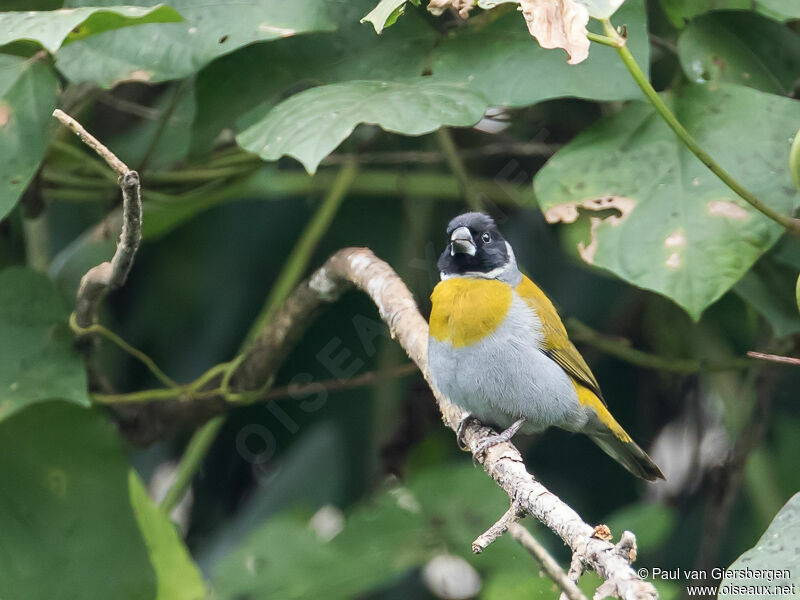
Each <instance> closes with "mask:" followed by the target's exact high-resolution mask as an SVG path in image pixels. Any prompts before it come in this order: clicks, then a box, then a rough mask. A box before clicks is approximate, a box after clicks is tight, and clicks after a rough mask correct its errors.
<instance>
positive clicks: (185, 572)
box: [128, 469, 206, 600]
mask: <svg viewBox="0 0 800 600" xmlns="http://www.w3.org/2000/svg"><path fill="white" fill-rule="evenodd" d="M128 489H129V492H130V500H131V506H132V507H133V512H134V515H135V516H136V522H137V523H138V525H139V529H140V530H141V532H142V537H143V538H144V542H145V546H147V552H148V555H149V557H150V562H151V564H152V565H153V568H154V569H155V572H156V595H155V597H154V600H200V599H201V598H205V597H206V591H205V585H204V584H203V578H202V576H201V575H200V571H199V570H198V569H197V566H196V565H195V564H194V561H193V560H192V558H191V556H190V555H189V551H188V550H187V549H186V546H185V545H184V543H183V540H182V539H181V538H180V535H178V531H177V530H176V529H175V524H174V523H173V522H172V521H170V519H169V517H168V516H167V515H166V514H165V513H164V511H163V510H161V509H160V508H159V507H158V506H156V504H155V503H154V502H153V500H152V499H151V498H150V496H148V495H147V490H145V489H144V486H143V485H142V482H141V480H140V479H139V476H138V475H137V474H136V472H135V471H134V470H133V469H131V470H130V472H129V474H128Z"/></svg>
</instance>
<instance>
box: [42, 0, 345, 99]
mask: <svg viewBox="0 0 800 600" xmlns="http://www.w3.org/2000/svg"><path fill="white" fill-rule="evenodd" d="M114 1H115V0H99V1H98V0H71V1H70V2H67V4H68V5H71V6H77V5H82V4H106V3H107V2H114ZM136 4H145V5H146V4H153V2H147V1H146V0H140V1H138V2H136ZM171 5H172V6H174V7H175V8H176V9H177V10H178V11H179V12H180V14H181V16H183V18H184V22H182V23H171V24H158V25H143V26H141V27H136V28H132V29H123V30H119V31H109V32H106V33H103V34H101V35H97V36H93V37H91V38H89V39H86V40H82V41H80V42H76V43H74V44H70V45H69V46H66V47H64V48H62V49H61V50H60V51H59V52H58V54H57V55H56V58H57V60H58V67H59V69H61V70H62V71H63V72H64V73H65V74H66V76H67V77H68V78H69V79H71V80H72V81H75V82H80V81H92V82H95V83H97V84H99V85H101V86H104V87H111V86H113V85H114V84H115V83H117V82H119V81H125V80H132V79H133V80H144V81H164V80H168V79H179V78H182V77H187V76H189V75H191V74H193V73H195V72H197V71H198V70H199V69H200V68H202V67H203V66H204V65H206V64H208V63H209V62H210V61H211V60H213V59H214V58H216V57H218V56H221V55H223V54H227V53H229V52H232V51H233V50H236V49H237V48H240V47H242V46H245V45H247V44H251V43H253V42H260V41H266V40H273V39H278V38H282V37H288V36H291V35H295V34H297V33H302V32H305V31H316V30H321V29H331V28H333V26H334V24H333V22H332V21H331V19H330V17H329V15H328V12H329V7H328V6H327V5H326V2H325V1H324V0H293V1H292V2H290V3H286V2H284V1H283V0H253V1H252V2H245V3H243V2H241V0H213V1H211V2H196V1H195V0H174V1H173V2H171Z"/></svg>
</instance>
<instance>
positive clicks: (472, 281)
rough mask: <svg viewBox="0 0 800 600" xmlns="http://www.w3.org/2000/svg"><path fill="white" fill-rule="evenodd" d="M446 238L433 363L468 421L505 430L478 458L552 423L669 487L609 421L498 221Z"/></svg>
mask: <svg viewBox="0 0 800 600" xmlns="http://www.w3.org/2000/svg"><path fill="white" fill-rule="evenodd" d="M447 237H448V241H447V246H446V247H445V250H444V252H443V253H442V255H441V257H440V258H439V261H438V263H437V266H438V268H439V271H440V276H441V281H440V282H439V283H438V284H437V285H436V287H435V288H434V290H433V294H432V295H431V301H432V303H433V306H432V309H431V317H430V337H429V339H428V361H429V365H430V372H431V376H432V378H433V382H434V384H435V385H436V387H437V388H439V390H441V391H442V392H443V393H445V394H446V395H447V396H449V398H450V399H451V400H452V401H453V402H454V403H456V404H457V405H459V406H460V407H461V408H463V409H464V410H465V411H467V412H469V413H470V415H471V417H474V418H476V419H478V420H479V421H480V422H481V423H483V424H485V425H493V426H496V427H499V428H501V429H503V432H502V433H500V434H498V435H495V436H492V437H491V438H489V439H488V440H486V442H485V443H484V444H483V445H482V447H481V448H480V449H479V451H481V452H482V451H485V450H486V449H487V448H488V447H490V446H492V445H495V444H498V443H500V442H506V441H508V440H510V439H511V437H512V436H513V435H514V434H515V433H517V431H522V432H523V433H534V432H538V431H542V430H544V429H546V428H547V427H550V426H551V425H555V426H557V427H561V428H562V429H566V430H567V431H572V432H580V433H585V434H586V435H588V436H589V437H590V438H591V439H592V440H593V441H594V442H595V443H596V444H597V445H598V446H600V448H602V449H603V450H604V451H605V452H606V453H607V454H608V455H609V456H611V457H612V458H613V459H614V460H616V461H617V462H619V463H620V464H621V465H622V466H623V467H625V468H626V469H628V471H630V472H631V473H633V474H634V475H636V476H637V477H641V478H642V479H647V480H649V481H653V480H655V479H657V478H659V477H660V478H661V479H663V478H664V476H663V475H662V473H661V470H660V469H659V468H658V467H657V466H656V464H655V463H654V462H653V461H652V460H651V459H650V457H649V456H648V455H647V454H646V453H645V452H644V450H642V449H641V448H640V447H639V446H637V445H636V443H635V442H634V441H633V440H632V439H631V437H630V436H629V435H628V434H627V433H626V432H625V430H624V429H623V428H622V427H621V426H620V424H619V423H617V421H616V420H615V419H614V417H613V416H611V413H610V412H609V410H608V408H607V406H606V403H605V400H604V399H603V395H602V393H601V392H600V386H599V385H598V384H597V380H596V379H595V377H594V375H593V374H592V372H591V370H590V369H589V367H588V365H587V364H586V361H585V360H584V359H583V357H582V356H581V355H580V353H579V352H578V350H577V349H576V348H575V346H574V345H573V344H572V342H570V341H569V338H568V337H567V332H566V330H565V329H564V325H563V324H562V322H561V319H560V318H559V316H558V313H557V312H556V309H555V308H554V307H553V304H552V303H551V302H550V300H549V299H548V298H547V296H545V294H544V292H542V290H540V289H539V288H538V287H537V286H536V284H535V283H533V282H532V281H531V280H530V279H528V278H527V277H526V276H525V275H523V274H522V273H521V272H520V270H519V268H518V267H517V261H516V259H515V258H514V251H513V250H512V249H511V245H510V244H509V243H508V242H506V240H505V239H504V238H503V236H502V235H501V234H500V232H499V231H498V229H497V226H496V225H495V223H494V221H493V220H492V219H491V218H490V217H488V216H487V215H485V214H483V213H477V212H471V213H466V214H463V215H460V216H458V217H456V218H455V219H453V220H452V221H450V224H449V225H448V226H447ZM462 426H463V423H462ZM459 430H461V428H459Z"/></svg>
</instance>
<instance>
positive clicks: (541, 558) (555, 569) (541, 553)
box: [508, 523, 588, 600]
mask: <svg viewBox="0 0 800 600" xmlns="http://www.w3.org/2000/svg"><path fill="white" fill-rule="evenodd" d="M508 533H509V534H510V535H511V537H512V538H514V539H515V540H517V541H518V542H519V543H520V545H522V547H523V548H525V550H527V551H528V553H530V555H531V556H533V558H535V559H536V560H537V562H538V563H539V564H540V565H541V566H542V570H543V571H544V572H545V573H546V574H547V576H548V577H549V578H550V579H552V580H553V581H554V582H555V584H556V585H557V586H558V587H560V588H561V591H562V592H564V594H563V596H566V597H567V598H568V599H569V600H588V598H586V596H585V595H584V593H583V592H582V591H581V590H580V589H579V588H578V586H577V585H576V584H575V582H574V581H572V580H571V579H570V578H569V576H568V575H567V574H566V573H565V572H564V569H562V568H561V567H560V566H559V565H558V563H557V562H556V560H555V559H554V558H553V557H552V556H551V555H550V553H549V552H548V551H547V550H546V549H545V547H544V546H542V545H541V544H540V543H539V542H538V541H537V540H536V538H535V537H533V535H531V532H530V531H528V530H527V529H526V528H525V527H523V526H522V525H520V524H519V523H513V524H512V525H510V526H509V528H508Z"/></svg>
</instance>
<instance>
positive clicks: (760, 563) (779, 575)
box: [717, 493, 800, 600]
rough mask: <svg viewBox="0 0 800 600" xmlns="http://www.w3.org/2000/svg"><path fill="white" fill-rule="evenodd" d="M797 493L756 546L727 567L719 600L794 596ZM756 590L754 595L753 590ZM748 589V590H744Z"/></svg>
mask: <svg viewBox="0 0 800 600" xmlns="http://www.w3.org/2000/svg"><path fill="white" fill-rule="evenodd" d="M798 556H800V493H797V494H795V495H794V496H792V497H791V498H790V499H789V501H788V502H787V503H786V504H785V505H784V506H783V508H781V510H780V511H778V514H777V515H776V516H775V518H774V519H773V520H772V523H770V525H769V527H768V528H767V530H766V531H765V532H764V535H762V536H761V539H759V540H758V542H757V543H756V545H755V546H753V547H752V548H751V549H750V550H748V551H747V552H745V553H744V554H742V555H741V556H740V557H739V558H737V559H736V561H735V562H734V563H733V564H732V565H731V566H730V567H728V571H727V572H726V575H725V577H724V578H723V580H722V582H721V583H720V586H719V594H718V596H717V597H718V598H720V600H722V599H728V598H730V599H734V598H736V599H739V598H748V599H750V598H775V597H776V596H781V595H783V596H785V597H796V594H797V589H798V588H800V572H798V568H797V557H798ZM756 587H757V588H758V591H756V592H755V593H753V591H754V588H756ZM778 587H779V588H780V591H779V590H778V589H777V588H778ZM747 588H749V589H747Z"/></svg>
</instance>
